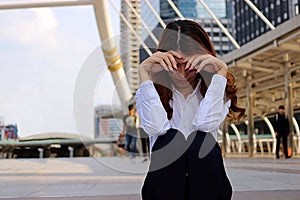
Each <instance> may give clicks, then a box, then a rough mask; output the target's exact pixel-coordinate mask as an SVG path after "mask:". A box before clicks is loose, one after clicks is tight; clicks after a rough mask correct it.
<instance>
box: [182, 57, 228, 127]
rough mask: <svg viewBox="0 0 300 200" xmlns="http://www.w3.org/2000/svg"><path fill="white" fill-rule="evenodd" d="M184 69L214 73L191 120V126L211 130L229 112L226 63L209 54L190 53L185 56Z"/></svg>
mask: <svg viewBox="0 0 300 200" xmlns="http://www.w3.org/2000/svg"><path fill="white" fill-rule="evenodd" d="M186 69H189V70H192V69H196V70H197V72H199V73H201V70H204V71H208V72H210V73H215V75H213V77H212V80H211V83H210V84H208V83H207V85H209V87H208V89H207V91H206V94H205V97H204V98H203V99H202V101H201V102H200V104H199V107H198V111H197V115H196V116H195V119H194V120H193V126H195V128H196V129H197V130H201V131H204V132H211V131H214V130H216V129H218V127H219V126H220V124H221V123H222V122H223V120H224V119H225V117H226V115H227V114H228V112H229V107H230V101H227V102H225V100H224V99H225V98H224V96H225V87H226V82H227V79H226V74H227V70H228V68H227V65H226V64H225V63H224V62H223V61H222V60H220V59H218V58H216V57H214V56H212V55H209V54H202V55H197V54H195V55H192V56H190V57H188V58H187V64H186Z"/></svg>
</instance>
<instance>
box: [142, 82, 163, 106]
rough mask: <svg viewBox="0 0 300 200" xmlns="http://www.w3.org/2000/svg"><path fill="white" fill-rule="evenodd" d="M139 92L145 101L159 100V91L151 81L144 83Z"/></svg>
mask: <svg viewBox="0 0 300 200" xmlns="http://www.w3.org/2000/svg"><path fill="white" fill-rule="evenodd" d="M137 92H139V93H140V94H141V96H142V99H143V100H145V101H147V100H152V99H159V96H158V94H157V91H156V89H155V87H154V84H153V82H152V81H151V80H146V81H143V82H142V83H141V85H140V88H139V89H138V91H137Z"/></svg>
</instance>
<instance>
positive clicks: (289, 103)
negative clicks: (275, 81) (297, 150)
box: [283, 53, 294, 152]
mask: <svg viewBox="0 0 300 200" xmlns="http://www.w3.org/2000/svg"><path fill="white" fill-rule="evenodd" d="M290 66H291V64H290V62H289V54H288V53H286V54H285V55H284V63H283V67H284V83H285V84H284V92H285V106H286V111H287V113H286V115H287V117H288V119H289V124H290V134H289V136H288V148H291V150H292V152H293V135H294V126H293V116H294V109H293V83H292V82H291V81H290V79H291V76H290V72H289V69H290Z"/></svg>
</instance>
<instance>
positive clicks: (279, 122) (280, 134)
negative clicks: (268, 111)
mask: <svg viewBox="0 0 300 200" xmlns="http://www.w3.org/2000/svg"><path fill="white" fill-rule="evenodd" d="M273 126H274V131H275V135H276V158H277V159H279V158H280V156H279V150H280V144H281V142H282V146H283V152H284V156H285V158H290V156H289V155H288V146H287V139H288V135H289V134H290V124H289V119H288V118H287V116H286V115H285V109H284V106H283V105H281V106H279V107H278V112H277V113H276V115H275V119H274V124H273Z"/></svg>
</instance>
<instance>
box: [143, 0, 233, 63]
mask: <svg viewBox="0 0 300 200" xmlns="http://www.w3.org/2000/svg"><path fill="white" fill-rule="evenodd" d="M173 2H174V4H175V5H176V6H177V7H178V9H179V10H180V12H181V13H182V15H183V16H184V17H185V18H188V19H193V20H195V21H197V22H199V23H200V25H201V26H202V27H203V28H204V29H205V31H206V32H207V33H208V35H209V36H210V38H211V40H212V42H213V44H214V47H215V50H216V53H217V54H218V55H223V54H226V53H227V52H229V51H231V50H232V49H233V48H234V46H233V44H232V43H231V41H230V40H229V39H228V37H227V36H226V35H225V33H224V32H223V31H222V29H221V28H220V27H219V26H218V25H217V23H216V22H215V21H214V20H213V19H212V17H211V16H210V15H209V14H208V12H207V11H206V10H205V9H204V8H203V6H202V4H201V3H200V2H199V1H198V0H174V1H173ZM230 2H231V0H211V1H207V2H206V4H207V6H208V7H209V8H210V9H211V10H212V11H213V13H214V14H215V15H216V16H217V17H218V18H219V19H220V21H221V23H222V24H223V25H224V26H225V27H226V28H228V29H229V32H231V19H230V18H231V15H230V14H231V10H230V9H231V7H230V5H231V3H230ZM142 12H144V10H142ZM160 16H161V18H162V19H163V20H164V21H165V23H168V22H169V21H172V20H174V19H176V18H178V16H177V14H176V13H175V11H174V10H173V8H172V7H171V6H170V4H169V2H168V1H167V0H160ZM153 32H154V34H156V36H157V37H159V33H160V32H161V26H160V25H157V28H156V29H155V30H154V31H153ZM145 43H146V44H147V45H148V46H149V47H150V48H152V50H154V49H155V44H154V42H153V40H152V39H151V38H150V37H148V38H147V39H146V40H145ZM147 57H148V54H147V53H146V52H145V51H144V50H143V49H141V53H140V60H141V61H142V60H144V59H145V58H147Z"/></svg>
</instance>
